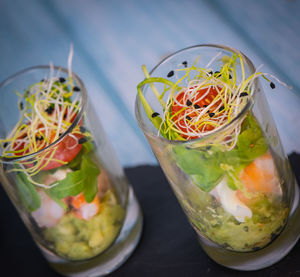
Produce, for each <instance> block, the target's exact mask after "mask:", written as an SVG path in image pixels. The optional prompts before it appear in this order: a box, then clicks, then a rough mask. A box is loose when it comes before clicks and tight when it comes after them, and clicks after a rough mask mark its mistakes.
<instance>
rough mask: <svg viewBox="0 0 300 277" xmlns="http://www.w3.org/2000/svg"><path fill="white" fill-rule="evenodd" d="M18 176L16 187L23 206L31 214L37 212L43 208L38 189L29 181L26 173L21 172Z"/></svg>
mask: <svg viewBox="0 0 300 277" xmlns="http://www.w3.org/2000/svg"><path fill="white" fill-rule="evenodd" d="M16 176H17V177H16V179H17V180H16V186H17V189H18V194H19V197H20V200H21V202H22V204H23V205H24V207H25V208H26V209H28V210H29V211H30V212H33V211H35V210H37V209H38V208H39V207H40V206H41V200H40V197H39V195H38V193H37V191H36V188H35V187H34V186H33V185H32V184H31V182H30V181H29V180H28V179H27V176H26V175H25V174H24V173H22V172H19V173H17V175H16Z"/></svg>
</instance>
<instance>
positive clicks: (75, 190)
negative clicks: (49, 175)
mask: <svg viewBox="0 0 300 277" xmlns="http://www.w3.org/2000/svg"><path fill="white" fill-rule="evenodd" d="M76 158H77V157H76ZM80 158H81V161H80V169H78V170H75V171H72V172H68V173H67V176H66V178H65V179H63V180H61V181H59V182H58V185H56V186H54V187H53V188H51V189H50V194H51V195H52V196H54V197H56V198H58V199H61V198H64V197H67V196H75V195H77V194H79V193H81V192H83V194H84V197H85V200H86V201H87V202H92V201H93V200H94V198H95V196H96V194H97V191H98V182H97V177H98V175H99V173H100V170H99V168H98V166H97V165H96V164H95V163H94V161H93V160H92V159H91V158H90V157H89V156H88V155H86V154H83V153H82V154H81V155H80ZM76 163H77V162H76ZM74 164H75V162H74ZM77 167H78V165H77Z"/></svg>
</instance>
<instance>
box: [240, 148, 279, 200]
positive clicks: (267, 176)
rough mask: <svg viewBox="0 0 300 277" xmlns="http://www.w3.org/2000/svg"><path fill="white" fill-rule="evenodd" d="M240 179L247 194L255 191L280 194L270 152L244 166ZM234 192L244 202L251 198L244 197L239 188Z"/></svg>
mask: <svg viewBox="0 0 300 277" xmlns="http://www.w3.org/2000/svg"><path fill="white" fill-rule="evenodd" d="M240 180H241V181H242V183H243V185H244V187H245V189H246V192H247V193H249V195H255V194H257V193H264V194H272V195H274V196H281V195H282V189H281V186H280V182H279V179H278V177H277V174H276V168H275V165H274V162H273V159H272V156H271V155H270V153H267V154H265V155H263V156H261V157H259V158H257V159H255V160H254V161H253V162H252V163H250V164H249V165H248V166H246V167H245V168H244V169H243V170H242V172H241V174H240ZM236 193H237V196H238V198H239V199H240V200H241V201H242V202H244V203H248V202H249V200H251V197H250V198H249V197H246V195H245V194H244V193H243V192H242V191H241V190H238V191H237V192H236Z"/></svg>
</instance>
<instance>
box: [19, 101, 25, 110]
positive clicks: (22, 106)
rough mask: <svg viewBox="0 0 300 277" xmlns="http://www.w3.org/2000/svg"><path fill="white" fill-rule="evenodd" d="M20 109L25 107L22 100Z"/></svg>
mask: <svg viewBox="0 0 300 277" xmlns="http://www.w3.org/2000/svg"><path fill="white" fill-rule="evenodd" d="M19 105H20V110H23V108H24V105H23V102H20V104H19Z"/></svg>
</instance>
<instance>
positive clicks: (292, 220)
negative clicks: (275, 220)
mask: <svg viewBox="0 0 300 277" xmlns="http://www.w3.org/2000/svg"><path fill="white" fill-rule="evenodd" d="M299 237H300V207H299V188H298V185H297V184H296V188H295V198H294V202H293V206H292V209H291V214H290V216H289V219H288V222H287V225H286V226H285V228H284V230H283V231H282V232H281V234H280V235H279V236H278V237H277V238H276V239H275V240H274V241H273V242H272V243H271V244H270V245H268V246H267V247H265V248H263V249H261V250H258V251H255V252H251V253H250V252H249V253H241V252H240V253H238V252H233V251H229V250H226V249H224V248H222V247H219V246H218V245H216V244H214V243H213V242H211V241H208V240H207V239H205V238H203V237H201V236H199V242H200V245H201V246H202V248H203V249H204V251H205V252H206V254H207V255H208V256H209V257H210V258H212V259H213V260H214V261H215V262H216V263H218V264H220V265H223V266H225V267H229V268H232V269H237V270H245V271H251V270H258V269H262V268H265V267H268V266H271V265H273V264H274V263H276V262H278V261H279V260H281V259H282V258H284V257H285V256H286V255H287V254H288V253H289V251H290V250H291V249H292V248H293V247H294V245H295V244H296V243H297V241H298V239H299Z"/></svg>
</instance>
